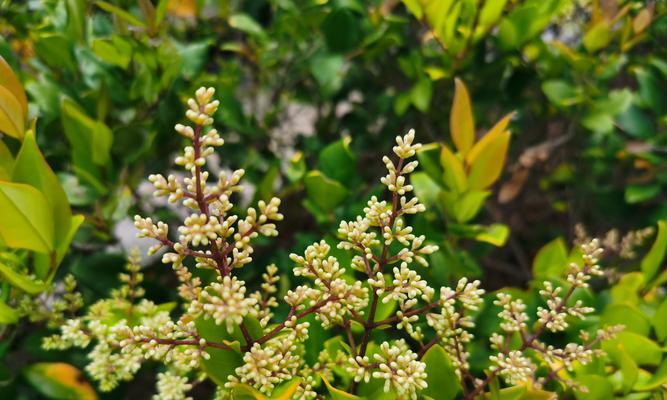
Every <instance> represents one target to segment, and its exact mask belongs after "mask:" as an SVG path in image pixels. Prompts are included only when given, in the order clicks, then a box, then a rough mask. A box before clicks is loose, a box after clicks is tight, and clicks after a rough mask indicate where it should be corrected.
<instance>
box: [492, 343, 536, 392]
mask: <svg viewBox="0 0 667 400" xmlns="http://www.w3.org/2000/svg"><path fill="white" fill-rule="evenodd" d="M489 359H490V360H491V362H492V363H493V365H491V367H489V369H490V370H491V371H498V374H499V375H500V376H502V377H503V378H505V381H506V382H507V383H509V384H510V385H518V384H521V383H527V382H529V381H530V380H532V379H533V375H534V374H535V370H536V369H537V367H536V366H535V364H533V363H532V361H530V359H528V358H527V357H526V356H525V355H524V353H523V352H522V351H518V350H513V351H510V352H509V353H508V354H504V353H499V354H498V355H494V356H490V357H489Z"/></svg>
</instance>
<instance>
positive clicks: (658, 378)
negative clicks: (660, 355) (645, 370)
mask: <svg viewBox="0 0 667 400" xmlns="http://www.w3.org/2000/svg"><path fill="white" fill-rule="evenodd" d="M666 383H667V360H664V361H663V362H662V364H660V367H658V369H657V370H656V371H655V372H654V373H652V374H651V375H650V378H649V379H648V380H646V381H643V382H637V385H635V387H633V389H634V390H636V391H639V392H644V391H649V390H656V389H658V388H660V387H661V386H664V385H665V384H666ZM662 390H664V387H663V389H662Z"/></svg>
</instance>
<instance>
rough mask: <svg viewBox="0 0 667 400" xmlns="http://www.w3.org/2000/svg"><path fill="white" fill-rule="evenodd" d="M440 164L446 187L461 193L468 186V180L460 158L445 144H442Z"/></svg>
mask: <svg viewBox="0 0 667 400" xmlns="http://www.w3.org/2000/svg"><path fill="white" fill-rule="evenodd" d="M440 164H442V168H443V169H444V170H445V172H444V174H443V180H444V181H445V184H446V185H447V187H448V188H449V189H450V190H452V191H454V192H456V193H463V192H464V191H465V190H466V189H467V187H468V182H467V179H466V173H465V170H464V169H463V162H462V161H461V159H460V158H458V157H457V156H456V155H455V154H454V153H452V151H451V150H449V148H448V147H447V146H442V150H441V152H440Z"/></svg>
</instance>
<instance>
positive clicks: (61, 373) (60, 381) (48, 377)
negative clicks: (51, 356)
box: [24, 363, 97, 400]
mask: <svg viewBox="0 0 667 400" xmlns="http://www.w3.org/2000/svg"><path fill="white" fill-rule="evenodd" d="M24 374H25V377H26V378H27V379H28V381H29V382H30V383H31V384H32V386H33V387H34V388H35V389H37V390H38V391H39V392H40V393H41V394H42V395H44V396H46V397H48V398H50V399H58V400H61V399H68V400H95V399H97V394H96V393H95V389H93V387H92V386H91V385H90V384H89V383H88V381H87V380H86V378H85V376H84V375H83V374H82V373H81V371H79V369H78V368H76V367H74V366H72V365H70V364H66V363H36V364H32V365H30V366H29V367H28V368H26V369H25V371H24Z"/></svg>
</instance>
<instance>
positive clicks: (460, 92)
mask: <svg viewBox="0 0 667 400" xmlns="http://www.w3.org/2000/svg"><path fill="white" fill-rule="evenodd" d="M454 82H455V84H456V89H455V91H454V102H453V104H452V110H451V114H450V116H449V131H450V133H451V135H452V140H453V141H454V145H455V146H456V149H457V150H458V151H459V152H460V153H461V154H462V155H463V156H465V155H466V154H467V153H468V151H470V149H471V148H472V144H473V142H474V141H475V119H474V117H473V113H472V105H471V104H470V96H469V95H468V89H466V87H465V85H464V84H463V82H462V81H461V80H460V79H458V78H456V79H455V80H454Z"/></svg>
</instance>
